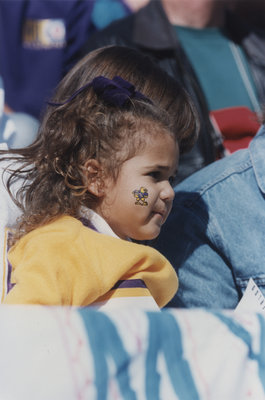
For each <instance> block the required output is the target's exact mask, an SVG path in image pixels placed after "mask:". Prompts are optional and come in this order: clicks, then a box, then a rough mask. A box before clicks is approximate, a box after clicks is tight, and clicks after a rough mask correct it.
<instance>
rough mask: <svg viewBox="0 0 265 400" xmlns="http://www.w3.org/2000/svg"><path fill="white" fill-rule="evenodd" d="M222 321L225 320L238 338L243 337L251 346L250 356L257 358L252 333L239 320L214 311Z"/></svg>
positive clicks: (247, 344) (249, 346)
mask: <svg viewBox="0 0 265 400" xmlns="http://www.w3.org/2000/svg"><path fill="white" fill-rule="evenodd" d="M212 314H213V315H215V316H216V317H217V318H218V319H219V320H220V321H221V322H223V323H224V324H225V325H226V326H227V328H228V329H229V330H230V331H231V332H232V333H233V334H234V335H235V336H237V337H238V338H240V339H242V340H243V342H245V344H246V346H247V347H248V348H249V358H252V359H253V358H255V355H254V353H253V350H252V338H251V335H250V333H249V332H248V331H247V330H246V329H245V328H244V327H243V326H242V325H240V324H239V323H238V322H236V321H235V320H233V319H232V318H229V317H228V316H226V315H224V314H221V313H220V312H218V311H217V312H212Z"/></svg>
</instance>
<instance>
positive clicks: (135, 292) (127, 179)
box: [2, 47, 196, 308]
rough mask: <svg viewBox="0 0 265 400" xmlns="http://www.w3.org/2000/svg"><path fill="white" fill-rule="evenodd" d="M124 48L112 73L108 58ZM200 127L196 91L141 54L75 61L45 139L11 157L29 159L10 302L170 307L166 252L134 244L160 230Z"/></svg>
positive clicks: (20, 196)
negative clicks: (181, 160)
mask: <svg viewBox="0 0 265 400" xmlns="http://www.w3.org/2000/svg"><path fill="white" fill-rule="evenodd" d="M118 53H119V56H120V57H119V59H118V60H119V64H120V67H118V68H116V69H117V70H118V71H119V76H114V77H113V75H112V73H113V71H112V70H113V65H112V64H107V61H109V58H110V54H112V58H113V60H114V59H116V56H117V55H118ZM125 58H126V60H127V61H125ZM129 59H130V61H131V62H132V65H133V66H134V68H132V67H131V66H130V67H129V65H130V64H129V62H128V61H129ZM122 60H123V62H122ZM100 61H101V74H100V75H97V72H96V70H97V69H98V68H99V62H100ZM103 61H105V63H104V62H103ZM137 62H138V64H137ZM140 62H141V64H140ZM122 65H125V66H126V67H122ZM146 68H149V74H148V75H147V74H146V72H144V71H146ZM104 69H105V72H104ZM91 70H93V73H91ZM107 70H109V71H108V72H109V73H107V72H106V71H107ZM129 70H130V71H131V72H129ZM132 71H133V72H132ZM103 74H104V75H103ZM93 75H94V76H93ZM128 75H130V76H131V78H132V79H131V80H130V81H128V80H127V77H128ZM161 77H162V78H165V79H163V80H162V79H161ZM82 80H83V81H82ZM84 80H85V81H84ZM81 81H82V83H81ZM195 131H196V117H195V113H194V109H193V106H192V104H191V102H190V99H189V97H188V96H187V94H186V93H185V92H184V91H183V89H182V88H181V87H180V86H179V85H178V84H177V83H176V82H175V81H174V80H173V79H171V78H169V77H168V76H167V75H166V74H163V73H162V72H161V70H160V69H158V68H157V67H155V66H154V65H153V64H152V63H151V61H150V60H149V59H147V58H146V57H144V56H141V55H140V54H139V53H137V52H135V51H133V50H130V49H126V48H119V47H111V48H105V49H104V48H103V49H101V50H98V51H96V52H93V54H91V55H89V56H88V57H87V58H85V59H84V60H82V61H81V62H80V63H79V64H78V65H77V66H75V67H74V68H73V70H72V71H71V72H70V73H69V74H68V75H67V76H66V77H65V79H64V80H63V81H62V82H61V84H60V85H59V86H58V89H57V92H56V95H55V97H54V99H53V102H51V103H49V106H48V109H47V111H46V114H45V115H44V118H43V122H42V124H41V127H40V131H39V136H38V138H37V140H36V141H35V143H33V144H32V145H31V146H29V147H28V148H26V149H21V150H14V151H12V153H13V155H12V154H9V155H8V159H10V160H12V161H13V162H14V163H18V167H17V168H16V169H14V167H13V171H12V172H10V170H11V167H9V173H10V174H11V175H10V178H9V180H8V188H9V190H10V192H11V186H12V183H14V182H15V181H16V179H18V178H19V179H21V177H23V179H24V184H23V185H22V187H21V189H20V190H19V191H18V193H17V195H16V201H17V203H18V204H19V206H20V207H21V208H22V210H23V214H22V216H21V218H20V221H19V224H18V226H17V229H16V231H15V234H14V236H13V244H14V246H13V247H12V248H11V250H10V252H9V261H10V263H11V265H12V275H11V283H12V284H13V285H14V286H13V288H12V289H11V290H10V292H9V293H8V295H7V296H6V299H5V302H6V303H8V304H18V303H32V304H49V305H76V306H87V305H100V306H102V305H106V304H107V305H108V306H114V305H116V304H119V305H120V304H123V305H126V304H128V302H129V301H130V302H131V301H133V304H137V303H139V301H140V302H141V304H143V306H144V307H146V308H147V307H155V306H156V307H157V305H158V306H159V307H162V306H164V305H165V304H166V303H167V302H168V301H169V300H170V299H171V298H172V296H173V295H174V294H175V292H176V290H177V286H178V280H177V276H176V274H175V272H174V270H173V268H172V267H171V265H170V264H169V262H168V261H167V260H166V259H165V258H164V257H163V256H162V255H161V254H160V253H158V252H157V251H156V250H154V249H152V248H151V247H148V246H144V245H141V244H137V243H134V242H132V240H134V241H143V240H150V239H153V238H155V237H157V235H158V234H159V232H160V229H161V226H162V224H163V223H164V222H165V220H166V218H167V216H168V214H169V212H170V209H171V205H172V201H173V197H174V191H173V189H172V187H171V183H172V181H173V180H174V177H175V174H176V171H177V166H178V157H179V151H180V149H183V148H187V147H188V145H189V144H191V143H192V141H193V139H194V137H195V133H194V132H195ZM2 153H3V152H2ZM121 300H122V303H121ZM137 300H138V301H137Z"/></svg>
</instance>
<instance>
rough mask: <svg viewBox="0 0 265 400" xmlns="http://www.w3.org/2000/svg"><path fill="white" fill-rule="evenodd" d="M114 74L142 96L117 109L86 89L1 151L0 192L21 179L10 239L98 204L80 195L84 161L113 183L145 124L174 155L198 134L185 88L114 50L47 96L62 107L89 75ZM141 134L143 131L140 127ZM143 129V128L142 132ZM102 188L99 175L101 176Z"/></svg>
mask: <svg viewBox="0 0 265 400" xmlns="http://www.w3.org/2000/svg"><path fill="white" fill-rule="evenodd" d="M99 75H103V76H105V77H107V78H110V79H112V78H113V77H114V76H115V75H119V76H121V77H122V78H123V79H126V80H128V81H129V82H130V83H132V84H133V85H134V86H135V88H136V90H137V91H140V92H141V93H142V94H144V95H145V96H146V97H148V98H149V99H150V100H151V101H152V104H150V103H149V102H145V101H144V100H137V99H131V100H130V102H128V104H127V105H126V107H125V108H122V109H121V108H119V107H115V106H110V105H107V104H106V103H104V101H102V99H101V98H100V96H98V95H97V94H96V93H95V92H94V90H93V88H92V87H87V88H86V89H84V90H83V91H82V92H80V93H79V94H78V96H76V97H75V98H74V99H73V100H72V101H70V102H68V103H66V104H62V105H59V106H56V107H54V106H48V107H47V110H46V112H45V114H44V116H43V120H42V123H41V125H40V129H39V132H38V137H37V139H36V140H35V142H34V143H33V144H32V145H30V146H28V147H26V148H24V149H14V150H10V151H8V152H5V151H1V152H0V153H1V154H4V158H2V159H5V160H6V159H9V160H10V165H9V167H8V169H7V172H8V173H9V177H8V179H7V188H8V190H9V193H10V195H11V196H12V194H11V186H12V184H13V183H14V182H15V181H16V180H17V179H22V182H23V183H22V185H21V188H20V189H19V190H18V191H17V193H16V194H15V196H12V197H13V200H14V201H15V202H16V204H17V205H18V206H19V207H20V208H21V209H22V217H21V218H20V221H19V223H18V227H17V233H16V235H15V239H14V241H16V240H17V239H18V238H20V237H21V236H23V235H24V234H26V233H28V232H30V231H31V230H33V229H35V228H36V227H38V226H41V225H43V224H46V223H48V222H49V221H51V220H53V219H55V218H58V217H59V216H61V215H65V214H67V215H71V216H73V217H78V215H79V210H80V206H82V205H84V206H87V207H90V208H93V206H94V205H95V204H96V202H97V201H98V198H96V197H95V196H94V195H93V194H92V193H90V192H89V191H88V190H87V179H88V180H89V179H92V178H93V176H89V175H88V174H87V173H86V175H85V174H84V164H85V162H86V161H87V160H89V159H95V160H97V161H98V162H99V164H100V165H101V166H102V169H103V171H104V173H105V174H106V175H108V176H112V178H113V179H114V180H115V179H116V178H117V175H118V172H119V168H120V166H121V164H122V163H123V162H124V161H125V160H126V159H129V158H131V157H133V156H134V155H135V154H136V152H137V150H138V149H139V148H140V147H141V146H143V145H144V143H145V137H144V135H147V134H148V137H150V136H149V135H152V134H155V132H157V131H158V130H157V129H154V130H152V129H151V128H152V125H155V126H157V127H160V128H161V131H162V132H164V131H167V132H169V133H170V134H172V135H174V136H175V138H176V140H177V141H178V144H179V148H180V151H181V152H183V151H186V150H188V149H189V148H190V147H191V146H192V145H193V143H194V141H195V139H196V137H197V132H198V118H197V114H196V112H195V110H194V106H193V103H192V102H191V100H190V98H189V96H188V95H187V93H186V92H185V90H184V89H183V88H182V87H180V85H179V84H178V83H177V82H176V81H175V80H174V79H173V78H170V77H169V76H168V75H167V74H166V73H165V72H163V71H162V70H161V69H160V68H159V67H158V66H156V65H155V64H153V62H152V61H151V60H150V59H149V58H148V57H146V56H144V55H142V54H141V53H139V52H137V51H135V50H133V49H129V48H125V47H120V46H109V47H105V48H101V49H98V50H95V51H93V52H91V53H90V54H89V55H88V56H86V57H85V58H84V59H82V60H81V61H80V62H79V63H78V64H77V65H76V66H75V67H74V68H73V69H72V70H71V71H70V72H69V73H68V74H67V75H66V77H65V78H64V79H63V80H62V81H61V83H60V84H59V85H58V87H57V90H56V92H55V95H54V98H53V99H52V101H53V102H55V103H63V102H64V101H65V100H66V99H67V98H69V96H71V95H72V94H73V93H74V92H75V91H76V90H78V89H79V88H81V87H82V86H84V85H86V84H87V83H88V82H90V81H91V80H92V79H93V78H95V77H96V76H99ZM144 126H145V127H146V129H143V127H144ZM147 128H148V129H147ZM101 179H102V185H103V186H104V174H103V175H101Z"/></svg>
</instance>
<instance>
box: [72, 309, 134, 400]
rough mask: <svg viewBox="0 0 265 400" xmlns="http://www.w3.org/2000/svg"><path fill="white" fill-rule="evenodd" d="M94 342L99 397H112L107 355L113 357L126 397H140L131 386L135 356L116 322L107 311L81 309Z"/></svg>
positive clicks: (118, 379) (122, 391)
mask: <svg viewBox="0 0 265 400" xmlns="http://www.w3.org/2000/svg"><path fill="white" fill-rule="evenodd" d="M79 313H80V315H81V317H82V319H83V321H84V324H85V328H86V330H87V334H88V340H89V342H90V345H91V351H92V354H93V358H94V364H95V385H96V389H97V399H100V400H106V399H107V398H108V396H107V394H108V390H109V387H108V383H109V376H110V375H109V371H108V364H107V357H111V358H112V360H113V362H114V364H115V365H116V368H117V372H116V379H117V382H118V385H119V388H120V392H121V396H122V398H123V399H124V400H136V394H135V392H134V391H133V390H132V388H131V385H130V376H129V371H128V367H129V366H130V361H131V357H130V355H129V354H128V353H127V352H126V350H125V348H124V346H123V343H122V340H121V338H120V336H119V333H118V332H117V329H116V327H115V325H114V324H113V322H112V321H111V320H110V319H109V318H108V317H107V316H106V315H105V314H103V313H100V312H97V311H93V310H89V311H88V310H86V309H80V310H79Z"/></svg>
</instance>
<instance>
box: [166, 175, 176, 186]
mask: <svg viewBox="0 0 265 400" xmlns="http://www.w3.org/2000/svg"><path fill="white" fill-rule="evenodd" d="M168 181H169V183H170V185H171V186H175V184H176V176H171V177H170V178H169V179H168Z"/></svg>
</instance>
